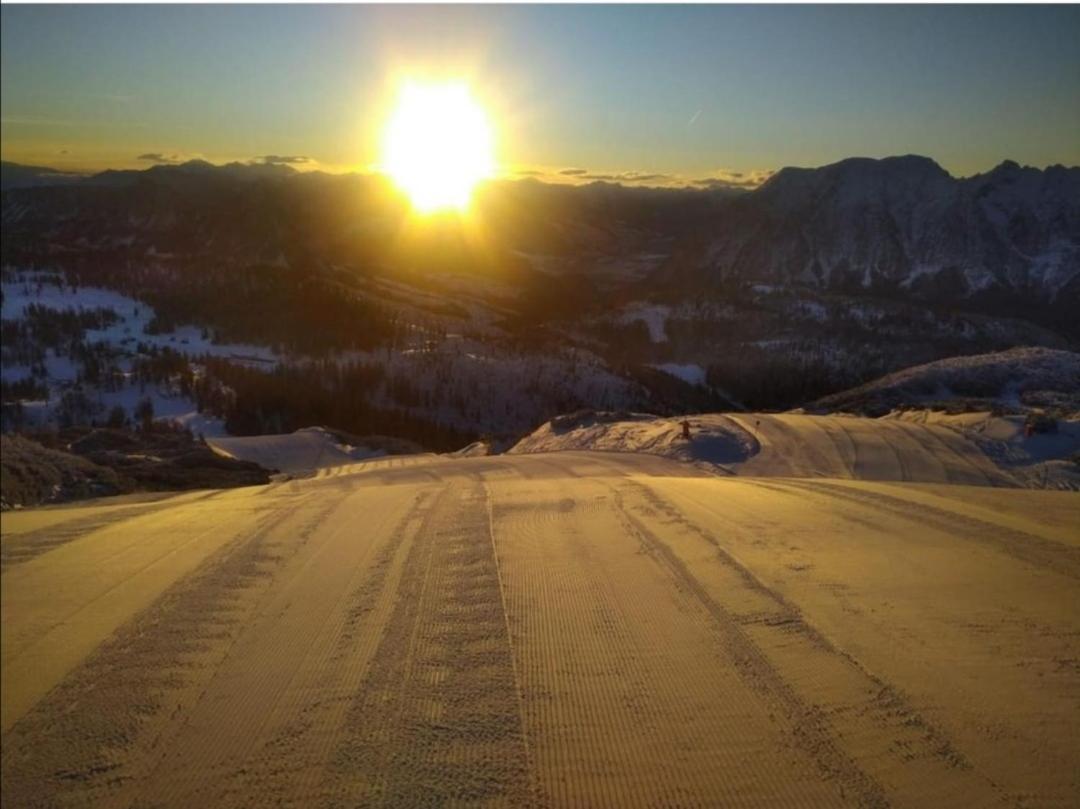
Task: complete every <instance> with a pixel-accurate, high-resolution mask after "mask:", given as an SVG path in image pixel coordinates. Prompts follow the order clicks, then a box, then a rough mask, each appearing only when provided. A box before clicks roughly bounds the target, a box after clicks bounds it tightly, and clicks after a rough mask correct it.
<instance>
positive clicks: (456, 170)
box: [382, 81, 495, 212]
mask: <svg viewBox="0 0 1080 809" xmlns="http://www.w3.org/2000/svg"><path fill="white" fill-rule="evenodd" d="M494 166H495V161H494V158H493V157H492V135H491V127H490V126H489V124H488V119H487V115H486V114H485V113H484V110H483V109H482V108H481V107H480V105H479V104H477V102H476V101H475V100H474V99H473V97H472V95H471V93H470V92H469V88H468V87H467V86H466V85H464V84H461V83H456V82H455V83H445V84H420V83H417V82H412V81H410V82H406V83H405V84H404V85H403V86H402V88H401V92H400V95H399V96H398V100H397V107H396V108H395V109H394V112H393V113H392V114H391V116H390V120H389V122H388V123H387V126H386V131H385V133H384V139H383V158H382V167H383V170H384V171H385V172H386V173H387V174H389V175H390V177H391V178H392V179H393V180H394V182H396V183H397V184H398V185H399V186H400V187H401V188H402V190H404V191H405V193H406V194H408V195H409V199H410V200H411V201H412V204H413V206H414V207H415V208H416V209H418V210H420V211H423V212H431V211H437V210H441V209H447V208H450V209H457V210H463V209H464V208H466V207H467V206H468V204H469V198H470V197H471V196H472V191H473V187H474V186H475V185H476V184H477V183H478V182H479V181H480V180H482V179H484V178H485V177H489V176H490V175H491V173H492V171H493V169H494Z"/></svg>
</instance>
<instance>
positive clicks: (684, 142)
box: [0, 6, 1080, 179]
mask: <svg viewBox="0 0 1080 809" xmlns="http://www.w3.org/2000/svg"><path fill="white" fill-rule="evenodd" d="M0 14H2V23H3V33H2V50H0V54H2V62H3V65H2V67H3V74H2V88H0V89H2V96H0V98H2V101H0V119H2V152H3V157H4V159H6V160H18V161H20V162H34V163H44V164H46V165H54V166H58V167H68V168H102V167H105V166H135V165H147V164H148V163H149V162H150V161H149V160H143V161H140V160H138V159H137V158H138V156H139V155H142V154H161V155H166V156H175V157H176V158H177V159H181V158H184V157H189V156H201V157H204V158H206V159H210V160H214V161H223V160H233V159H240V160H246V159H251V158H254V157H257V156H260V155H267V154H277V155H303V156H307V157H310V158H311V159H312V160H313V161H315V162H317V163H318V164H319V165H321V166H325V167H328V168H331V169H338V168H363V167H366V166H369V165H371V164H372V163H374V162H375V161H377V159H378V154H377V142H378V134H379V131H380V128H381V125H382V120H383V119H384V118H385V115H386V111H387V110H386V105H387V103H388V99H389V98H390V97H391V95H392V92H393V88H394V86H395V83H396V82H397V81H398V80H399V79H400V77H401V76H403V75H406V74H409V75H416V76H421V77H431V78H440V77H466V78H467V79H468V80H469V81H470V83H471V85H472V86H473V88H474V90H475V92H476V94H477V95H478V96H479V97H480V98H482V99H483V100H484V102H485V104H486V105H487V106H488V108H489V110H490V111H491V115H492V117H493V119H494V120H495V122H496V125H497V129H498V136H499V143H500V148H499V159H500V161H501V163H502V164H503V165H504V166H505V167H506V169H507V170H508V171H509V170H512V169H514V168H522V167H526V168H527V167H537V168H541V169H543V170H545V171H551V172H557V171H558V170H559V169H560V168H567V167H578V168H585V169H588V170H590V171H593V172H601V171H604V172H634V171H636V172H646V173H661V174H666V175H672V176H677V177H681V178H687V179H689V178H697V177H703V176H709V175H715V174H718V173H723V172H727V171H732V172H742V173H747V174H749V173H751V172H755V171H764V170H770V169H776V168H779V167H781V166H785V165H804V166H806V165H821V164H824V163H828V162H832V161H835V160H838V159H841V158H844V157H848V156H852V155H865V156H871V157H880V156H885V155H891V154H906V153H917V154H924V155H928V156H930V157H933V158H934V159H936V160H938V162H940V163H941V164H942V165H944V166H945V167H946V168H947V169H949V170H950V171H952V172H953V173H955V174H971V173H974V172H977V171H981V170H985V169H989V168H991V167H992V166H993V165H995V164H997V163H999V162H1000V161H1001V160H1003V159H1005V158H1010V159H1014V160H1017V161H1019V162H1021V163H1029V164H1032V165H1038V166H1045V165H1048V164H1051V163H1066V164H1070V165H1076V164H1078V163H1080V47H1077V46H1076V43H1077V42H1080V7H1076V6H1072V7H1070V6H1043V7H1031V6H516V7H511V6H496V7H493V6H453V7H448V6H437V7H436V6H411V7H408V6H406V7H403V6H67V7H58V6H37V7H26V6H4V7H3V9H2V11H0Z"/></svg>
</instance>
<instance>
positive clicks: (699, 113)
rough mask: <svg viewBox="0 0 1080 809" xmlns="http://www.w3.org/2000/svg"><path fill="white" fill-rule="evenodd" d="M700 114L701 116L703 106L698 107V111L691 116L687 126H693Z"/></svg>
mask: <svg viewBox="0 0 1080 809" xmlns="http://www.w3.org/2000/svg"><path fill="white" fill-rule="evenodd" d="M700 116H701V108H700V107H699V108H698V111H697V112H695V113H694V114H693V115H692V116H690V120H689V121H687V122H686V126H687V128H689V127H691V126H693V125H694V122H695V121H697V119H698V118H699V117H700Z"/></svg>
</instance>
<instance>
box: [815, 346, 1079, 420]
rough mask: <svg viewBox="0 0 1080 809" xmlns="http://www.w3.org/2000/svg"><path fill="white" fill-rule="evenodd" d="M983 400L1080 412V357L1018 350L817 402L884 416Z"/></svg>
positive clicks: (952, 361) (908, 371)
mask: <svg viewBox="0 0 1080 809" xmlns="http://www.w3.org/2000/svg"><path fill="white" fill-rule="evenodd" d="M956 398H965V399H980V400H987V401H990V402H994V403H998V404H1003V405H1011V406H1014V407H1023V406H1024V405H1032V406H1058V407H1064V408H1066V409H1073V410H1075V409H1080V354H1077V353H1075V352H1072V351H1059V350H1055V349H1051V348H1014V349H1010V350H1009V351H999V352H995V353H991V354H976V355H973V356H968V357H951V358H949V359H944V360H938V361H936V362H930V363H926V364H924V365H916V366H914V367H912V368H905V369H904V370H902V371H897V372H896V373H892V374H889V375H887V376H884V377H882V378H880V379H876V380H874V381H873V382H868V383H867V384H865V385H860V386H859V387H857V388H853V389H851V390H848V391H843V392H842V393H836V394H833V395H831V396H826V397H824V398H822V399H820V400H818V401H817V402H816V403H815V404H814V406H815V407H816V408H822V409H826V410H851V411H854V410H857V411H861V412H870V413H875V412H876V413H877V414H880V413H883V412H886V411H889V410H892V409H893V408H896V407H901V406H912V405H918V404H920V403H926V402H931V401H946V400H949V399H956Z"/></svg>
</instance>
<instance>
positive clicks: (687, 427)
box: [682, 419, 690, 441]
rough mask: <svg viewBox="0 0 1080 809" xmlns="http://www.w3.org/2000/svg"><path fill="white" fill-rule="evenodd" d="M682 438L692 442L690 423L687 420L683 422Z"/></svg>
mask: <svg viewBox="0 0 1080 809" xmlns="http://www.w3.org/2000/svg"><path fill="white" fill-rule="evenodd" d="M682 437H683V438H684V439H685V440H686V441H689V440H690V422H689V421H687V420H686V419H683V420H682Z"/></svg>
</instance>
